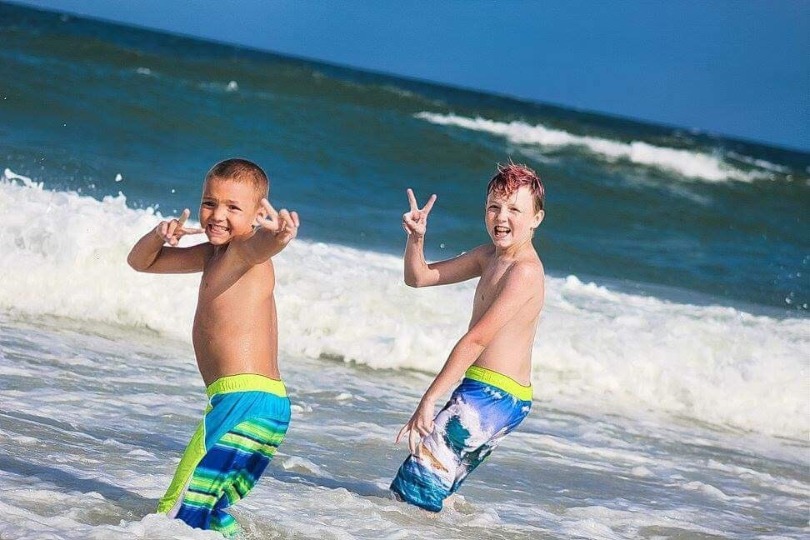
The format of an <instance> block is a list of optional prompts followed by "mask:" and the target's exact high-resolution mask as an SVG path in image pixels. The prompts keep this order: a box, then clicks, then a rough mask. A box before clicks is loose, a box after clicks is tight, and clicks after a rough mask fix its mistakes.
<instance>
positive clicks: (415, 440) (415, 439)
mask: <svg viewBox="0 0 810 540" xmlns="http://www.w3.org/2000/svg"><path fill="white" fill-rule="evenodd" d="M419 439H420V435H419V433H417V431H416V430H415V429H412V430H411V431H410V433H408V450H410V452H411V454H415V453H416V447H417V446H418V445H419Z"/></svg>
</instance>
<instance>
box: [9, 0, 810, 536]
mask: <svg viewBox="0 0 810 540" xmlns="http://www.w3.org/2000/svg"><path fill="white" fill-rule="evenodd" d="M0 44H2V45H0V216H2V221H3V226H2V227H0V253H2V256H0V275H1V276H2V278H0V516H2V518H0V539H4V540H5V539H37V540H38V539H60V540H61V539H99V540H102V539H103V540H107V539H136V538H138V539H141V538H142V539H181V538H182V539H205V538H218V537H219V536H218V535H217V534H215V533H212V532H206V531H200V530H192V529H190V528H188V527H187V526H185V524H183V523H181V522H178V521H175V520H169V519H167V518H166V517H165V516H159V515H156V514H154V513H153V512H154V508H155V505H156V503H157V499H158V497H160V496H161V495H162V493H163V490H164V489H165V488H166V487H167V485H168V483H169V480H170V479H171V475H172V474H173V472H174V467H175V465H176V463H177V461H178V459H179V456H180V453H181V452H182V449H183V448H184V446H185V444H186V442H187V441H188V438H189V437H190V435H191V433H192V432H193V430H194V428H195V426H196V423H197V422H198V421H199V418H200V416H201V413H202V410H203V408H204V407H205V396H204V387H203V384H202V381H201V378H200V376H199V374H198V372H197V370H196V366H195V363H194V356H193V351H192V348H191V343H190V334H191V323H192V318H193V313H194V308H195V302H196V290H197V285H198V283H199V276H198V275H196V276H195V275H180V276H177V275H175V276H154V275H144V274H138V273H136V272H134V271H133V270H131V269H130V268H129V267H128V266H127V264H126V255H127V253H128V252H129V249H130V248H131V246H132V245H133V244H134V242H135V241H136V240H137V239H138V238H139V237H140V236H141V235H142V234H144V233H145V232H147V231H148V230H149V229H151V228H153V227H154V226H155V225H156V224H157V223H158V222H159V220H160V219H164V218H165V217H169V216H177V215H178V214H179V213H180V212H181V211H182V210H183V209H184V208H190V209H191V210H192V218H193V217H194V216H195V215H196V210H197V208H198V207H199V197H200V189H201V182H202V179H203V177H204V175H205V172H206V171H207V170H208V169H209V168H210V167H211V166H212V165H213V164H214V163H216V162H217V161H219V160H221V159H225V158H228V157H234V156H240V157H246V158H248V159H251V160H253V161H256V162H257V163H259V164H260V165H261V166H262V167H263V168H264V169H265V170H266V171H267V173H268V174H269V176H270V178H271V194H270V200H271V202H272V203H273V204H274V206H276V208H281V207H286V208H289V209H294V210H297V211H298V212H299V214H300V216H301V229H300V233H299V237H298V238H297V239H296V240H295V241H294V242H293V243H292V244H291V245H290V246H289V247H288V249H286V250H285V251H284V252H282V253H281V254H279V255H278V256H277V258H276V272H277V289H276V299H277V302H278V311H279V334H280V364H281V371H282V376H283V377H284V380H285V382H286V384H287V387H288V390H289V392H290V396H291V399H292V403H293V418H292V423H291V427H290V430H289V432H288V435H287V439H286V440H285V442H284V443H283V444H282V446H281V448H280V449H279V452H278V454H277V456H276V457H275V458H274V460H273V461H272V463H271V465H270V467H269V468H268V472H267V473H266V474H265V476H264V477H263V478H262V480H261V481H260V483H259V484H258V486H257V487H256V488H255V489H254V491H253V492H251V494H250V495H249V496H248V497H247V498H246V499H245V500H244V501H242V502H240V503H239V504H238V505H237V506H236V508H235V510H234V514H235V515H236V516H237V519H238V520H239V521H240V523H242V525H243V526H244V536H245V537H246V538H250V539H265V538H283V539H304V538H317V539H355V538H357V539H405V538H408V539H410V538H428V539H462V538H463V539H469V538H475V539H478V538H481V539H575V538H588V539H604V540H613V539H629V538H633V539H635V538H640V539H642V538H643V539H650V540H653V539H655V540H658V539H718V538H729V539H731V538H734V539H758V540H759V539H771V540H776V539H786V538H807V537H808V535H810V353H809V352H808V351H810V313H809V312H808V304H810V279H808V276H810V235H809V234H808V230H810V229H808V215H810V212H808V210H809V209H810V153H807V152H800V151H796V150H789V149H782V148H774V147H770V146H764V145H760V144H756V143H752V142H747V141H741V140H734V139H729V138H724V137H722V136H718V135H714V134H710V133H703V132H699V131H695V130H690V129H678V128H673V127H667V126H658V125H651V124H645V123H639V122H635V121H631V120H628V119H623V118H616V117H611V116H604V115H599V114H596V113H592V112H585V111H576V110H570V109H565V108H560V107H556V106H552V105H547V104H539V103H532V102H528V101H521V100H516V99H512V98H509V97H506V96H497V95H491V94H484V93H477V92H474V91H470V90H464V89H459V88H450V87H446V86H439V85H435V84H431V83H428V82H424V81H415V80H408V79H401V78H397V77H393V76H388V75H382V74H375V73H368V72H363V71H358V70H352V69H348V68H345V67H340V66H334V65H328V64H322V63H317V62H313V61H308V60H304V59H298V58H291V57H283V56H278V55H274V54H271V53H268V52H261V51H255V50H248V49H243V48H238V47H234V46H230V45H224V44H217V43H212V42H205V41H199V40H194V39H190V38H187V37H180V36H173V35H168V34H162V33H156V32H151V31H147V30H143V29H136V28H130V27H124V26H119V25H113V24H108V23H104V22H99V21H93V20H87V19H81V18H76V17H72V16H66V15H61V14H57V13H51V12H44V11H36V10H32V9H28V8H22V7H19V6H16V5H12V4H8V3H0ZM741 114H744V111H742V112H741ZM509 160H512V161H514V162H520V163H526V164H528V165H529V166H531V167H533V168H535V169H536V170H537V171H538V172H539V173H540V175H541V176H542V177H543V179H544V182H545V184H546V190H547V200H546V204H547V210H546V218H545V221H544V222H543V224H542V225H541V226H540V228H539V229H538V232H537V234H536V237H535V245H536V247H537V250H538V252H539V254H540V256H541V258H542V259H543V262H544V265H545V268H546V273H547V278H546V304H545V308H544V311H543V315H542V318H541V323H540V327H539V331H538V334H537V338H536V342H535V345H534V354H533V379H532V382H533V386H534V396H535V397H534V404H533V408H532V412H531V414H530V415H529V417H528V418H527V420H526V421H525V422H524V423H523V424H522V425H521V427H520V428H519V429H518V430H517V431H516V432H514V433H513V434H512V435H510V437H508V438H507V439H506V440H505V441H504V443H503V444H502V445H501V447H499V448H498V449H497V450H496V451H495V453H494V454H493V456H492V457H491V458H490V459H489V461H488V462H487V463H486V464H485V465H484V466H482V467H481V468H480V469H478V470H477V471H476V472H475V473H473V475H471V476H470V477H469V479H468V480H467V483H466V484H465V485H464V486H463V487H462V489H461V491H460V492H459V494H458V495H457V496H456V497H455V498H453V499H452V500H451V501H450V502H449V503H448V505H447V507H446V508H445V510H444V511H443V512H442V513H440V514H438V515H432V514H430V515H428V514H426V513H424V512H421V511H418V510H415V509H413V508H411V507H408V506H406V505H404V504H401V503H398V502H395V501H393V500H392V499H391V498H390V496H389V495H388V492H387V486H388V484H389V483H390V481H391V479H392V477H393V475H394V474H395V472H396V470H397V468H398V467H399V465H400V463H401V462H402V460H403V459H404V458H405V456H406V453H407V450H406V447H405V445H403V444H400V445H395V444H394V437H395V435H396V433H397V431H398V430H399V428H400V427H401V426H402V425H403V424H404V423H405V422H406V421H407V419H408V418H409V416H410V414H411V413H412V411H413V409H414V408H415V406H416V404H417V402H418V400H419V398H420V396H421V393H422V392H423V391H424V390H425V388H426V387H427V385H428V384H429V382H430V380H431V377H432V376H433V375H434V374H435V373H436V372H438V370H439V369H440V368H441V366H442V364H443V362H444V361H445V359H446V357H447V354H448V353H449V351H450V349H451V348H452V346H453V345H454V343H455V341H456V340H457V339H458V338H459V337H461V335H462V334H463V333H464V331H465V329H466V325H467V323H468V321H469V316H470V312H471V303H472V295H473V290H474V287H475V283H474V282H467V283H462V284H459V285H454V286H447V287H442V288H432V289H419V290H416V289H411V288H408V287H406V286H405V285H404V282H403V278H402V260H401V256H402V251H403V249H404V244H405V235H404V232H403V231H402V228H401V225H400V222H401V217H402V213H403V212H405V211H406V210H407V198H406V196H405V190H406V188H408V187H411V188H413V189H414V191H415V192H416V194H417V197H418V198H419V199H420V201H424V200H426V198H427V196H429V195H430V194H431V193H436V194H437V195H438V201H437V203H436V205H435V207H434V209H433V212H432V213H431V217H430V226H429V230H428V236H427V256H428V258H429V259H431V260H436V259H439V258H446V257H451V256H454V255H457V254H458V253H461V252H463V251H466V250H469V249H471V248H472V247H474V246H476V245H478V244H480V243H483V242H486V241H488V237H487V234H486V231H485V229H484V225H483V210H484V206H483V205H484V199H485V188H486V184H487V182H488V180H489V178H490V177H491V176H492V174H493V173H494V171H495V169H496V166H497V164H498V163H504V162H507V161H509ZM184 241H185V240H184ZM189 241H194V240H189Z"/></svg>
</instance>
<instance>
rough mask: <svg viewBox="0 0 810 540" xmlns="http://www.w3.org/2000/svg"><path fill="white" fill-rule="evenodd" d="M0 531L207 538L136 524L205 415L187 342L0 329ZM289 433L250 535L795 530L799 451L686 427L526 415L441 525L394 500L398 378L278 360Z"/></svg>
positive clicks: (255, 499)
mask: <svg viewBox="0 0 810 540" xmlns="http://www.w3.org/2000/svg"><path fill="white" fill-rule="evenodd" d="M0 321H1V322H0V336H2V338H0V339H2V341H0V351H2V356H0V373H2V383H0V384H2V387H0V440H2V445H0V448H2V450H0V471H2V472H0V492H2V495H3V496H2V502H0V505H1V506H2V511H3V514H4V516H6V519H5V520H4V521H5V523H4V524H1V525H0V537H2V538H32V539H33V538H59V539H74V538H75V539H79V538H99V539H101V538H104V539H108V538H109V539H115V538H120V539H125V538H126V539H128V538H167V539H168V538H200V539H202V538H212V537H215V536H212V533H209V532H204V531H192V530H191V529H188V528H187V527H186V526H185V525H183V524H181V523H179V522H176V521H173V520H169V519H166V518H165V517H163V516H158V515H154V514H150V512H152V511H153V509H154V507H155V504H156V503H157V498H158V497H159V496H160V495H162V490H163V489H164V488H165V487H166V486H167V485H168V482H169V480H170V479H171V475H172V473H173V467H174V465H175V464H176V462H177V460H178V459H179V455H180V453H181V451H182V449H183V447H184V445H185V443H186V442H187V438H188V437H189V436H190V435H191V432H192V431H193V429H194V426H195V424H196V422H197V421H198V420H199V417H200V414H201V410H202V408H203V407H204V390H203V387H202V384H201V382H200V380H199V376H198V374H197V373H196V370H195V367H194V365H193V363H192V362H191V360H190V359H191V350H190V347H189V346H188V344H187V343H185V342H183V341H173V340H171V339H167V338H162V337H159V336H157V335H155V334H154V333H153V332H151V331H147V330H136V329H132V328H124V327H119V326H114V325H104V324H87V323H82V322H77V321H73V320H70V319H57V318H44V319H40V318H33V319H32V318H28V317H18V316H14V315H10V314H6V315H4V316H3V317H2V319H0ZM283 372H284V378H285V380H286V381H287V385H288V388H289V392H290V395H291V398H292V401H293V405H294V408H293V419H292V424H291V427H290V430H289V432H288V435H287V439H286V440H285V442H284V444H283V445H282V446H281V448H280V450H279V453H278V454H277V456H276V457H275V458H274V460H273V462H272V463H271V465H270V468H269V469H268V472H267V473H266V474H265V476H264V477H263V478H262V480H261V482H260V483H259V485H258V486H257V487H256V488H255V489H254V491H253V492H252V493H251V494H250V495H249V496H248V498H246V499H245V500H244V501H242V502H240V503H239V505H238V506H237V507H236V509H235V511H234V513H235V515H236V516H237V518H238V519H239V521H240V522H241V523H242V524H243V526H244V527H245V536H246V537H247V538H256V539H259V538H369V539H372V538H375V539H376V538H442V539H446V538H458V539H462V538H493V539H494V538H503V539H517V538H549V539H551V538H605V539H610V538H650V539H652V538H662V537H663V538H777V537H783V538H801V537H804V536H805V535H806V534H807V533H808V532H810V529H809V528H808V522H807V512H808V509H809V506H808V497H809V496H810V472H808V469H807V462H806V457H807V452H808V445H807V444H806V443H804V442H800V441H796V440H785V439H775V438H772V437H767V436H762V435H756V434H753V433H743V432H734V431H730V430H720V429H717V428H712V427H709V426H705V425H701V424H699V423H696V422H694V421H690V420H677V419H671V418H670V419H666V418H661V417H659V416H658V415H655V414H641V415H639V416H637V417H635V418H628V417H626V416H621V415H617V414H598V413H595V412H591V413H582V412H577V411H572V410H564V409H560V408H557V407H556V406H555V404H554V403H549V402H546V401H544V400H539V401H536V402H535V406H534V408H533V410H532V413H531V414H530V416H529V418H528V419H527V420H526V421H525V422H524V424H523V425H522V426H521V428H520V429H519V430H518V431H516V432H515V433H513V434H512V435H511V436H510V437H508V438H507V439H506V440H505V442H504V443H503V444H502V445H501V447H500V448H498V450H497V451H496V452H495V453H494V454H493V456H492V457H491V459H490V460H489V461H488V462H487V463H486V464H485V465H484V466H482V467H481V468H480V469H479V470H477V471H476V472H475V473H474V474H473V475H471V476H470V478H469V479H468V482H467V483H466V484H465V485H464V487H463V488H462V490H461V494H460V495H459V496H457V497H456V498H455V499H453V500H452V501H451V502H450V503H449V504H448V507H447V508H446V509H445V510H444V511H443V512H442V513H441V514H439V515H432V514H427V513H425V512H423V511H420V510H416V509H413V508H411V507H409V506H407V505H404V504H401V503H398V502H395V501H393V500H392V499H391V498H390V497H389V496H388V493H387V489H386V488H387V485H388V483H389V482H390V480H391V478H392V475H393V474H394V473H395V472H396V469H397V467H398V466H399V464H400V462H401V460H402V459H403V458H404V455H405V449H404V446H403V445H401V446H399V447H397V446H396V445H394V443H393V437H394V435H395V434H396V431H397V430H398V429H399V427H400V425H401V424H402V423H404V421H405V420H407V416H408V415H409V414H410V411H411V409H412V408H413V406H414V405H415V404H416V402H417V401H418V399H419V397H420V392H421V390H423V389H424V387H425V386H426V385H427V383H428V381H429V379H428V377H427V376H425V375H423V374H421V373H417V372H410V371H402V370H399V371H397V370H389V369H381V370H374V369H369V368H366V367H363V366H358V365H350V364H349V365H347V364H345V363H343V362H336V361H333V360H326V359H317V358H306V357H295V356H286V357H285V358H284V359H283Z"/></svg>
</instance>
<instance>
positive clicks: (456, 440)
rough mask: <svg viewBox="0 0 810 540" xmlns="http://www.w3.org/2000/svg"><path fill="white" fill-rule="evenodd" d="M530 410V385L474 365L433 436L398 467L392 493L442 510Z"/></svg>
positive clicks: (446, 409)
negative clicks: (447, 499)
mask: <svg viewBox="0 0 810 540" xmlns="http://www.w3.org/2000/svg"><path fill="white" fill-rule="evenodd" d="M531 407H532V387H531V386H523V385H521V384H519V383H518V382H516V381H515V380H513V379H510V378H509V377H507V376H506V375H502V374H500V373H497V372H495V371H492V370H489V369H485V368H482V367H479V366H471V367H470V368H469V369H468V370H467V372H466V373H465V374H464V379H463V380H462V381H461V384H460V385H459V386H458V388H456V389H455V391H454V392H453V394H452V396H450V401H448V402H447V405H445V406H444V408H443V409H442V410H441V412H439V414H438V415H437V416H436V418H435V420H434V425H435V427H434V429H433V432H432V433H430V435H428V436H427V437H425V438H424V439H422V442H421V443H420V444H419V446H418V447H417V450H416V454H412V455H410V456H408V458H407V459H406V460H405V462H404V463H403V464H402V466H401V467H400V468H399V471H398V472H397V476H396V478H394V481H393V482H392V483H391V490H392V491H393V492H394V493H395V494H396V495H397V496H398V497H399V498H400V499H402V500H404V501H405V502H408V503H410V504H413V505H416V506H418V507H420V508H423V509H425V510H430V511H431V512H439V511H440V510H441V509H442V502H443V501H444V499H446V498H447V497H449V496H450V495H452V494H453V493H455V492H456V491H457V490H458V488H459V487H461V484H462V483H463V482H464V480H465V479H466V478H467V475H469V474H470V473H471V472H472V471H473V470H475V468H476V467H478V465H480V464H481V463H482V462H483V461H484V460H485V459H486V458H487V456H489V454H491V453H492V450H494V449H495V447H496V446H498V444H499V443H500V442H501V441H502V440H503V438H504V437H505V436H506V435H507V434H508V433H510V432H511V431H512V430H513V429H515V428H516V427H517V426H518V425H519V424H520V423H521V422H522V421H523V419H524V418H526V415H528V414H529V411H530V410H531Z"/></svg>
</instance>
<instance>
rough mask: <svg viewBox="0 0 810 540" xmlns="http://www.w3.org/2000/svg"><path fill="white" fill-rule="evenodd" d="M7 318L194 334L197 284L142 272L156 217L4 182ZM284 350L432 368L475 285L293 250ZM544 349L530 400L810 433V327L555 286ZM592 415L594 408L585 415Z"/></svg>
mask: <svg viewBox="0 0 810 540" xmlns="http://www.w3.org/2000/svg"><path fill="white" fill-rule="evenodd" d="M0 214H2V215H3V216H4V217H3V221H4V225H3V227H2V228H0V250H1V251H2V253H3V254H4V256H3V257H2V258H0V274H2V275H3V276H4V278H3V281H2V284H1V285H0V310H2V311H5V312H12V313H14V312H16V313H22V314H27V315H35V316H37V315H55V316H65V317H70V318H74V319H82V320H89V321H103V322H110V323H114V324H121V325H129V326H141V327H143V326H148V327H151V328H153V329H156V330H158V331H160V332H162V333H164V334H167V335H170V336H175V337H178V338H180V339H183V340H186V341H187V340H188V339H189V336H190V329H191V323H192V318H193V313H194V306H195V302H196V293H197V285H198V282H199V276H194V275H180V276H176V275H173V276H154V275H148V274H139V273H137V272H134V271H132V270H131V269H130V268H129V267H128V266H127V265H126V255H127V253H128V251H129V249H130V247H131V246H132V244H133V243H134V242H135V241H136V240H137V238H139V237H140V236H141V235H142V234H144V233H145V232H146V231H148V230H150V229H151V228H152V227H154V226H155V225H156V224H157V222H158V220H159V215H157V214H156V213H155V212H154V211H153V210H133V209H130V208H128V207H127V206H126V199H125V197H124V196H123V195H118V196H116V197H105V198H104V199H103V200H102V201H98V200H95V199H92V198H90V197H86V196H81V195H78V194H76V193H71V192H61V191H48V190H46V189H44V187H43V186H42V185H41V184H37V183H35V182H32V181H30V180H28V179H25V178H21V177H19V176H17V175H14V174H13V173H12V172H11V171H8V170H6V173H5V175H4V177H3V179H0ZM276 268H277V276H278V288H277V300H278V305H279V313H280V347H281V349H282V352H283V353H287V354H293V355H299V354H304V355H306V356H309V357H318V356H320V355H326V356H329V357H333V358H335V357H336V358H343V359H345V360H347V361H348V360H351V361H356V362H358V363H362V364H366V365H368V366H371V367H375V368H394V369H397V368H412V369H418V370H423V371H427V372H431V373H435V372H437V371H438V369H439V368H440V367H441V365H442V364H443V362H444V360H445V358H446V355H447V354H448V352H449V351H450V349H451V347H452V346H453V344H454V342H455V340H457V339H458V338H459V337H460V336H461V335H462V334H463V332H464V330H465V327H466V324H467V322H468V317H469V313H470V303H471V299H472V293H473V288H474V283H471V282H470V283H465V284H461V285H458V286H451V287H443V288H439V289H420V290H415V289H410V288H408V287H406V286H405V285H404V284H403V282H402V275H401V261H400V259H399V258H398V257H395V256H389V255H385V254H379V253H374V252H369V251H363V250H359V249H353V248H348V247H342V246H334V245H328V244H323V243H317V242H307V241H303V240H297V241H295V242H294V243H293V244H291V246H290V247H289V248H288V249H287V250H285V251H284V252H282V253H281V254H280V255H279V256H278V257H277V261H276ZM546 287H547V297H546V307H545V311H544V315H543V318H542V321H541V326H540V330H539V332H538V337H537V341H536V343H535V350H534V379H533V382H534V386H535V397H536V399H540V400H544V401H551V402H554V403H558V404H563V405H564V404H574V405H575V406H576V407H581V406H583V404H590V406H592V407H594V408H597V407H599V408H602V409H604V410H613V411H618V412H624V413H629V414H632V412H633V411H639V410H640V411H651V412H653V413H667V414H674V415H678V416H681V417H684V418H690V419H695V420H699V421H703V422H709V423H713V424H721V425H726V426H732V427H735V428H739V429H743V430H752V431H755V432H759V433H765V434H774V435H782V436H787V437H793V438H799V439H805V440H806V438H807V436H808V431H810V429H809V426H808V424H809V423H810V401H808V399H807V394H806V390H807V384H808V376H809V374H810V366H809V364H810V358H808V354H807V351H808V350H810V347H808V345H810V321H809V320H807V319H786V320H777V319H773V318H769V317H763V316H753V315H750V314H747V313H744V312H741V311H738V310H736V309H733V308H729V307H721V306H707V307H699V306H692V305H686V304H677V303H671V302H666V301H663V300H660V299H657V298H654V297H644V296H639V295H633V294H624V293H619V292H615V291H612V290H609V289H607V288H605V287H602V286H599V285H597V284H593V283H583V282H581V281H580V280H579V279H577V278H576V277H574V276H570V277H567V278H554V277H550V278H548V280H547V285H546ZM586 406H587V405H586Z"/></svg>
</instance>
